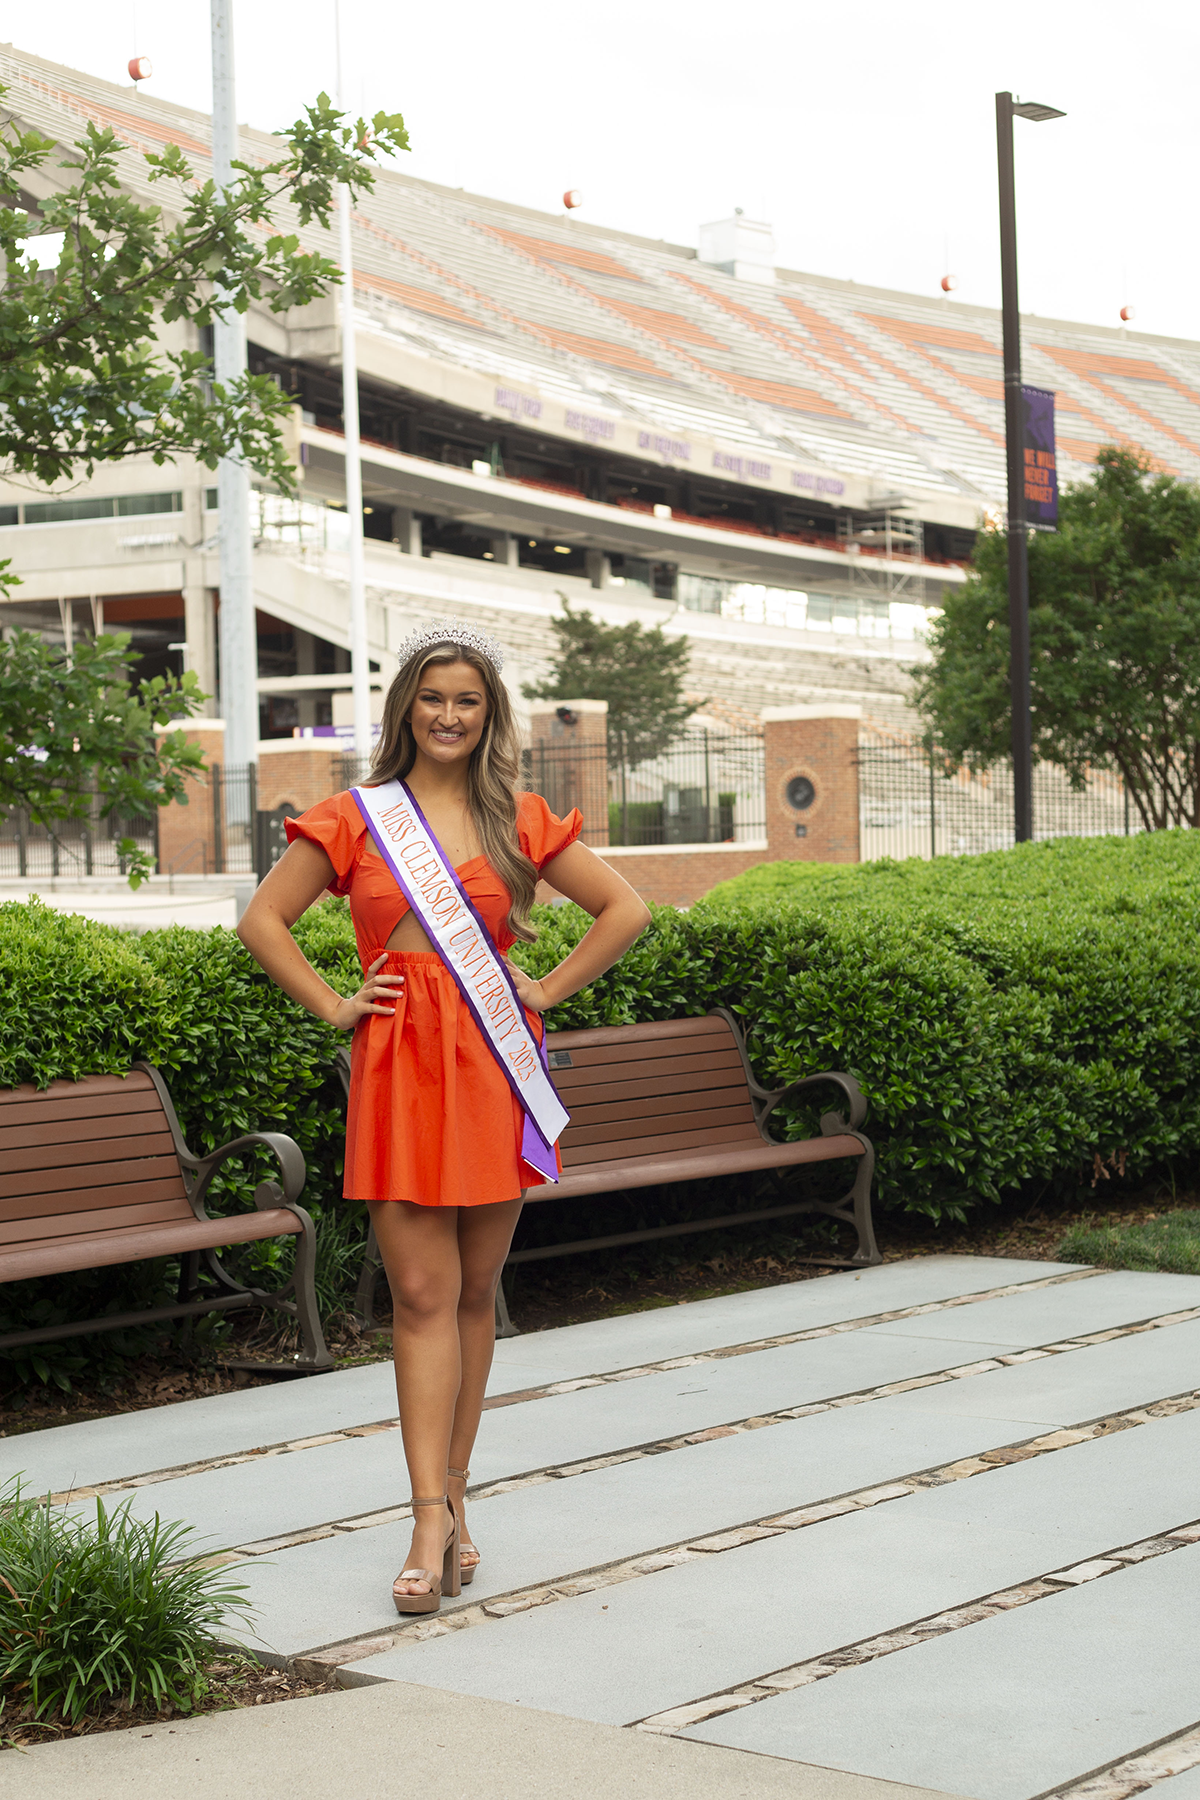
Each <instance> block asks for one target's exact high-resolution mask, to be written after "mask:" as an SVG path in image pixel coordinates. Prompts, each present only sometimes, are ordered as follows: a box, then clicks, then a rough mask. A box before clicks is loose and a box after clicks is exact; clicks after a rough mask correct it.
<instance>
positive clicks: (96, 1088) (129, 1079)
mask: <svg viewBox="0 0 1200 1800" xmlns="http://www.w3.org/2000/svg"><path fill="white" fill-rule="evenodd" d="M139 1089H142V1090H144V1091H145V1092H146V1093H150V1094H154V1097H155V1099H156V1100H157V1098H158V1095H157V1094H156V1093H155V1089H154V1083H153V1082H152V1081H151V1079H150V1077H149V1076H148V1075H147V1074H146V1072H145V1070H144V1069H131V1070H130V1071H129V1073H128V1075H85V1076H84V1078H83V1080H82V1081H52V1082H51V1083H50V1086H49V1087H48V1088H39V1087H34V1085H33V1083H32V1082H31V1081H23V1082H22V1083H21V1084H20V1086H19V1087H15V1088H0V1108H3V1107H5V1106H20V1105H21V1104H22V1102H24V1101H26V1100H34V1099H41V1100H43V1101H45V1100H57V1099H58V1098H60V1096H62V1095H66V1094H75V1093H85V1092H86V1093H89V1094H133V1093H136V1092H137V1091H138V1090H139Z"/></svg>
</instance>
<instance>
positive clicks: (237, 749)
mask: <svg viewBox="0 0 1200 1800" xmlns="http://www.w3.org/2000/svg"><path fill="white" fill-rule="evenodd" d="M211 4H212V88H213V109H212V164H213V181H214V183H215V185H216V186H217V188H218V189H220V190H222V191H223V190H224V189H226V188H227V187H229V185H230V184H231V183H232V181H233V174H234V172H233V162H234V159H235V157H236V156H237V154H238V142H237V108H236V105H235V102H234V81H233V0H211ZM213 373H214V375H215V377H216V379H217V380H218V381H219V382H221V383H222V384H227V383H230V382H233V381H236V380H238V378H239V377H240V376H242V375H244V374H245V373H246V324H245V319H244V317H243V315H242V314H241V313H239V312H236V311H234V310H233V308H230V310H229V311H228V312H227V313H218V315H217V318H216V321H215V324H214V326H213ZM217 505H218V507H219V509H220V525H219V528H218V529H219V540H218V541H219V545H220V560H221V618H220V626H221V711H222V713H223V714H224V718H225V765H226V767H227V768H242V767H246V766H253V765H254V764H255V763H257V761H258V632H257V629H256V626H255V620H254V577H253V570H252V557H253V551H252V545H251V536H250V472H249V470H248V469H247V468H246V465H245V464H244V463H243V462H242V461H241V460H240V458H238V457H235V456H223V457H222V458H221V461H220V464H219V465H218V469H217ZM246 792H247V798H246V803H245V818H244V819H238V820H237V823H239V824H242V823H245V822H247V821H248V818H249V810H248V806H249V784H247V790H246ZM235 794H236V795H238V796H239V801H240V788H238V787H236V786H235V787H233V788H231V789H230V794H229V804H230V816H231V819H232V817H233V812H234V808H235V799H234V796H235Z"/></svg>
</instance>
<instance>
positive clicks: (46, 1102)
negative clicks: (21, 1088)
mask: <svg viewBox="0 0 1200 1800" xmlns="http://www.w3.org/2000/svg"><path fill="white" fill-rule="evenodd" d="M79 1088H80V1092H79V1093H70V1094H62V1095H59V1094H51V1093H45V1094H40V1095H39V1096H38V1097H37V1099H36V1100H26V1101H25V1103H24V1104H23V1105H18V1106H8V1107H6V1108H5V1109H4V1111H3V1112H0V1143H3V1142H4V1141H5V1139H6V1137H7V1135H8V1132H9V1131H10V1130H11V1129H13V1128H15V1127H16V1126H18V1125H41V1124H42V1123H43V1121H45V1120H52V1121H53V1122H54V1124H55V1125H58V1124H59V1123H61V1121H62V1120H63V1119H107V1118H111V1117H115V1116H117V1115H119V1114H126V1113H128V1114H142V1115H144V1114H146V1113H156V1114H157V1115H158V1117H159V1118H161V1117H162V1116H163V1109H162V1101H161V1100H160V1099H159V1097H158V1095H157V1094H156V1093H155V1091H154V1089H153V1088H152V1087H145V1088H137V1089H135V1090H134V1092H133V1093H132V1094H93V1093H92V1092H91V1091H90V1090H89V1088H88V1087H87V1084H86V1083H85V1082H82V1081H81V1082H80V1083H79Z"/></svg>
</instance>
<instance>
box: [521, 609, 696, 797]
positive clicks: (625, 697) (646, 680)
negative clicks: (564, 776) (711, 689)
mask: <svg viewBox="0 0 1200 1800" xmlns="http://www.w3.org/2000/svg"><path fill="white" fill-rule="evenodd" d="M559 599H560V600H562V603H563V612H562V617H561V618H560V619H552V620H551V621H550V626H551V630H552V631H553V632H554V635H555V638H556V640H557V647H556V651H555V656H554V661H553V664H552V668H551V673H550V676H549V677H548V679H547V680H545V681H541V682H537V683H533V682H526V683H525V685H524V686H523V687H522V689H521V692H522V693H523V694H524V695H525V698H526V699H527V700H607V701H608V735H609V738H610V740H612V741H613V742H614V743H615V746H616V749H617V753H618V754H619V755H620V756H621V758H622V760H623V761H625V762H627V763H629V764H630V765H634V766H635V765H636V764H638V763H641V762H646V761H647V760H648V758H650V757H652V756H657V755H658V754H659V752H660V751H662V750H665V749H666V747H667V745H668V744H670V743H671V742H672V741H673V740H674V739H675V738H677V737H678V736H679V733H680V732H681V731H682V729H683V727H684V725H685V724H686V723H687V721H688V719H689V718H690V717H691V715H692V713H693V712H695V710H696V708H695V706H694V705H693V704H692V703H691V702H689V701H687V700H685V699H684V697H683V684H684V681H685V680H686V677H687V663H688V645H687V640H686V638H676V639H675V640H673V641H672V639H670V638H668V637H664V636H663V631H662V627H661V626H660V625H655V626H653V627H651V628H650V629H647V628H646V627H645V626H643V625H640V624H637V623H636V622H635V623H634V624H632V625H605V624H604V623H603V622H602V621H601V620H600V619H596V618H593V616H592V614H591V613H590V612H573V611H572V610H571V606H570V604H569V602H568V601H567V599H566V598H565V596H563V595H561V594H560V595H559Z"/></svg>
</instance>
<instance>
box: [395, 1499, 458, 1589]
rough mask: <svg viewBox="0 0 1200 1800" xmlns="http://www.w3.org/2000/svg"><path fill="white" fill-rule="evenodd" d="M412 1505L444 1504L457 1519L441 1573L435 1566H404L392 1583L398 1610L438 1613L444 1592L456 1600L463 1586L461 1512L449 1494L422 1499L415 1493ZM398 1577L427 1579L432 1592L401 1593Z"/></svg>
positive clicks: (409, 1579) (405, 1579)
mask: <svg viewBox="0 0 1200 1800" xmlns="http://www.w3.org/2000/svg"><path fill="white" fill-rule="evenodd" d="M409 1505H410V1506H444V1507H446V1508H447V1509H448V1510H449V1513H450V1517H451V1518H452V1519H453V1520H454V1526H453V1529H452V1530H451V1532H450V1536H449V1537H448V1538H447V1539H446V1548H445V1552H444V1554H443V1556H442V1569H441V1574H440V1575H439V1574H436V1573H435V1572H434V1570H433V1569H402V1570H401V1571H400V1573H399V1575H397V1577H396V1581H393V1583H392V1599H393V1600H394V1601H395V1603H396V1611H397V1612H398V1613H435V1612H436V1611H437V1610H438V1607H439V1606H440V1605H441V1604H442V1596H443V1595H445V1596H446V1597H447V1598H448V1599H451V1600H453V1599H455V1598H456V1596H457V1595H458V1594H459V1592H460V1591H461V1587H462V1581H461V1570H460V1566H459V1560H458V1545H459V1537H460V1532H461V1527H460V1526H459V1522H458V1514H457V1513H456V1512H455V1510H454V1508H453V1507H452V1506H451V1505H450V1499H449V1496H448V1495H447V1494H437V1495H436V1496H435V1497H434V1498H433V1499H432V1500H419V1499H418V1498H417V1497H416V1495H415V1494H414V1495H413V1497H412V1499H411V1500H410V1501H409ZM397 1581H427V1582H428V1583H429V1592H428V1593H427V1594H398V1593H397V1592H396V1582H397Z"/></svg>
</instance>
